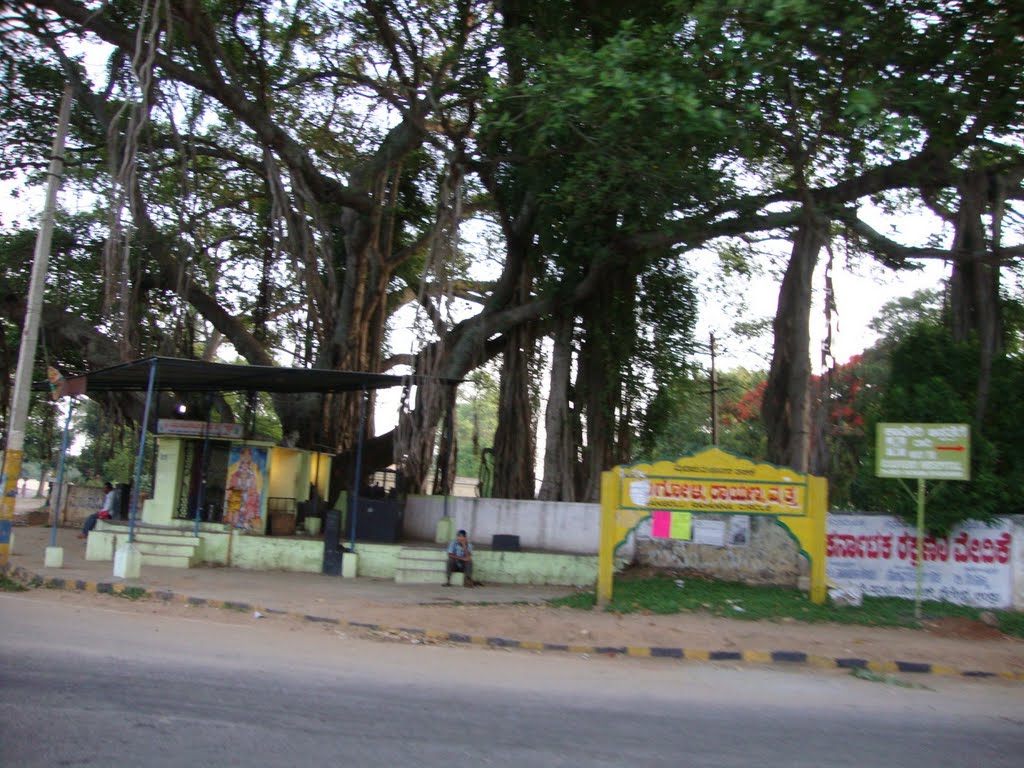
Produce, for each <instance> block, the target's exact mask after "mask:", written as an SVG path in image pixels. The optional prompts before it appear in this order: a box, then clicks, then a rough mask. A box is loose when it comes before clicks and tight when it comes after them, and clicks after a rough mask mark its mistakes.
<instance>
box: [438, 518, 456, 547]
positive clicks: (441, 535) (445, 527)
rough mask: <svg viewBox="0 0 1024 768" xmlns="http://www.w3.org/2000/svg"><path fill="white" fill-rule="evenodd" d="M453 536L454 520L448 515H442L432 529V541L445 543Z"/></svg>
mask: <svg viewBox="0 0 1024 768" xmlns="http://www.w3.org/2000/svg"><path fill="white" fill-rule="evenodd" d="M454 538H455V521H454V520H453V519H452V518H450V517H442V518H441V519H440V520H438V521H437V527H436V528H435V529H434V541H436V542H437V543H438V544H447V543H448V542H449V541H451V540H452V539H454Z"/></svg>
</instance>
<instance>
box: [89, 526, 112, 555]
mask: <svg viewBox="0 0 1024 768" xmlns="http://www.w3.org/2000/svg"><path fill="white" fill-rule="evenodd" d="M116 543H117V537H116V534H114V533H112V532H108V531H96V530H94V531H93V532H92V533H90V534H89V538H88V539H86V540H85V559H86V560H113V559H114V547H115V544H116Z"/></svg>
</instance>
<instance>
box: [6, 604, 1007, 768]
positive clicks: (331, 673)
mask: <svg viewBox="0 0 1024 768" xmlns="http://www.w3.org/2000/svg"><path fill="white" fill-rule="evenodd" d="M222 613H224V612H222ZM908 679H912V678H908ZM916 682H917V683H918V684H925V685H927V686H928V688H927V689H924V688H918V689H913V688H902V687H897V686H895V685H889V684H881V683H874V682H868V681H864V680H857V679H854V678H852V677H850V676H848V675H844V674H840V673H837V672H822V671H811V670H798V671H797V670H794V671H789V670H775V669H756V668H749V667H742V668H731V667H728V666H712V665H701V664H693V663H680V662H673V661H668V660H642V659H624V658H616V659H610V658H577V657H565V656H562V655H559V656H553V655H547V656H545V655H543V654H529V653H524V652H520V651H516V652H508V651H500V650H488V649H476V648H448V647H434V646H422V645H420V646H413V645H407V644H399V643H383V642H373V641H368V640H365V639H361V638H354V637H350V636H346V635H345V633H344V632H341V631H339V630H338V629H337V627H328V626H309V625H306V626H303V625H298V624H294V623H289V622H287V621H285V620H283V619H268V620H266V621H257V622H254V621H252V619H251V617H249V616H233V615H231V614H230V613H227V614H225V615H224V617H223V618H222V619H221V618H217V617H213V616H208V615H207V616H201V617H199V618H196V619H192V618H183V617H180V616H168V615H163V614H161V613H160V612H159V611H156V610H154V609H152V608H147V607H144V606H141V605H133V604H130V603H128V601H125V605H124V607H123V608H122V607H121V606H115V607H112V608H110V609H106V608H103V609H98V608H96V606H95V605H94V604H92V605H88V606H82V605H78V604H75V603H71V602H68V601H66V600H59V599H56V598H55V597H53V596H48V595H46V594H45V593H33V594H28V595H23V594H0V766H3V768H33V767H35V766H48V767H49V766H147V767H148V766H152V767H159V766H249V767H258V766H306V765H308V766H424V767H425V768H433V767H434V766H445V768H452V766H463V765H465V766H474V767H475V766H486V765H499V766H616V768H621V766H623V765H631V766H673V767H676V766H715V767H716V768H729V767H730V766H757V767H758V768H771V767H772V766H787V768H794V767H797V768H798V767H800V766H808V767H810V766H813V767H814V768H821V767H822V766H829V767H832V766H859V767H862V766H921V765H927V766H930V767H935V766H956V767H957V768H965V767H966V766H974V765H984V766H986V767H987V768H999V767H1000V766H1014V768H1018V767H1019V766H1020V765H1022V764H1024V685H1021V684H1020V683H1002V682H996V681H984V682H976V681H966V680H947V679H943V678H935V677H926V678H918V679H917V680H916Z"/></svg>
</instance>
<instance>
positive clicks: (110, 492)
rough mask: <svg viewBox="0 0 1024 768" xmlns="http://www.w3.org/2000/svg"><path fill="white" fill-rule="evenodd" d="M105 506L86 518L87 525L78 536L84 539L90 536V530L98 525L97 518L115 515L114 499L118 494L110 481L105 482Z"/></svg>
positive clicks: (107, 518)
mask: <svg viewBox="0 0 1024 768" xmlns="http://www.w3.org/2000/svg"><path fill="white" fill-rule="evenodd" d="M103 493H104V496H103V507H102V509H100V511H99V512H93V513H92V514H91V515H89V516H88V517H87V518H85V525H83V526H82V532H81V533H80V534H78V538H80V539H84V538H86V537H88V535H89V531H91V530H92V529H93V528H95V527H96V521H97V520H110V519H111V518H112V517H113V516H114V501H115V499H116V498H117V494H116V493H115V491H114V486H112V485H111V484H110V483H104V484H103Z"/></svg>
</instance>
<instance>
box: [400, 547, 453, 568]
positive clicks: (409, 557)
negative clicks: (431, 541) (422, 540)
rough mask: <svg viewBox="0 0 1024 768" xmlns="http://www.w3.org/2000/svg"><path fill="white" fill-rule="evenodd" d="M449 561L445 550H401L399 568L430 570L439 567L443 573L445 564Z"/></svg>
mask: <svg viewBox="0 0 1024 768" xmlns="http://www.w3.org/2000/svg"><path fill="white" fill-rule="evenodd" d="M447 560H448V553H447V552H445V551H444V550H437V551H432V550H429V549H400V550H398V566H399V567H402V566H408V567H409V568H430V567H431V566H434V565H436V566H438V567H440V569H441V570H442V571H443V570H444V565H445V562H446V561H447Z"/></svg>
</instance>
